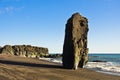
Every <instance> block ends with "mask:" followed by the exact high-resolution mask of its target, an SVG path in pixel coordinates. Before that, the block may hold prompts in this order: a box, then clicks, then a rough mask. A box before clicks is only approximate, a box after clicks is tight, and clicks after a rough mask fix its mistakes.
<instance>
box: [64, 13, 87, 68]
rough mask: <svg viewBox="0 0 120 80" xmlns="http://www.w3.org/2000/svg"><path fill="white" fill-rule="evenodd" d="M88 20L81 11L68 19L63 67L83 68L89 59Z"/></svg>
mask: <svg viewBox="0 0 120 80" xmlns="http://www.w3.org/2000/svg"><path fill="white" fill-rule="evenodd" d="M88 30H89V29H88V20H87V18H85V17H82V16H81V15H80V14H79V13H75V14H73V15H72V16H71V18H69V19H68V21H67V24H66V30H65V39H64V45H63V58H62V61H63V67H64V68H70V69H77V67H78V66H79V67H81V68H83V66H84V65H85V64H86V63H87V61H88V48H87V33H88Z"/></svg>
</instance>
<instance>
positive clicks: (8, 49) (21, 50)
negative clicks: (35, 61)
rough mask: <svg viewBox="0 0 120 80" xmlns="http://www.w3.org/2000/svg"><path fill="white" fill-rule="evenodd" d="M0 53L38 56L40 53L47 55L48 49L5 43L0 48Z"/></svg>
mask: <svg viewBox="0 0 120 80" xmlns="http://www.w3.org/2000/svg"><path fill="white" fill-rule="evenodd" d="M0 53H1V54H11V55H16V56H23V57H40V56H41V55H48V49H47V48H42V47H35V46H31V45H15V46H11V45H5V46H4V47H1V48H0Z"/></svg>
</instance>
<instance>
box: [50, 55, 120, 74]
mask: <svg viewBox="0 0 120 80" xmlns="http://www.w3.org/2000/svg"><path fill="white" fill-rule="evenodd" d="M50 61H52V62H57V63H62V58H56V59H51V60H50ZM84 68H87V69H90V70H95V71H96V72H101V73H105V74H111V75H117V76H120V54H115V53H113V54H108V53H107V54H98V53H95V54H89V58H88V63H87V65H86V66H84Z"/></svg>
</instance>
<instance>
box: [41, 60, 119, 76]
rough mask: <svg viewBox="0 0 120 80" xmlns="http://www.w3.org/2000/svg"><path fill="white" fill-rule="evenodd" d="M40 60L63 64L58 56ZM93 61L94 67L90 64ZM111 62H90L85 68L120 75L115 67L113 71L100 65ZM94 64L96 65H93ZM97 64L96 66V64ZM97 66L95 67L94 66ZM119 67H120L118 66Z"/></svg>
mask: <svg viewBox="0 0 120 80" xmlns="http://www.w3.org/2000/svg"><path fill="white" fill-rule="evenodd" d="M39 60H43V61H48V62H53V63H57V64H61V65H62V62H61V61H58V60H57V59H56V58H39ZM91 63H92V68H91V66H90V65H89V64H91ZM108 63H110V62H88V63H87V65H86V66H85V69H88V70H93V71H95V72H99V73H104V74H109V75H115V76H120V71H119V70H118V71H119V72H118V71H117V72H115V71H113V70H114V68H113V67H112V69H113V70H112V71H110V70H109V71H108V70H103V69H102V67H101V66H98V64H99V65H100V64H108ZM93 64H94V65H93ZM95 65H96V66H95ZM93 66H95V67H93ZM117 68H120V66H119V67H117Z"/></svg>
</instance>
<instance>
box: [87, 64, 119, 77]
mask: <svg viewBox="0 0 120 80" xmlns="http://www.w3.org/2000/svg"><path fill="white" fill-rule="evenodd" d="M85 68H87V69H91V70H95V71H97V72H102V73H107V74H112V75H118V76H120V66H118V65H115V64H114V63H113V62H88V63H87V65H86V66H85Z"/></svg>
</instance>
